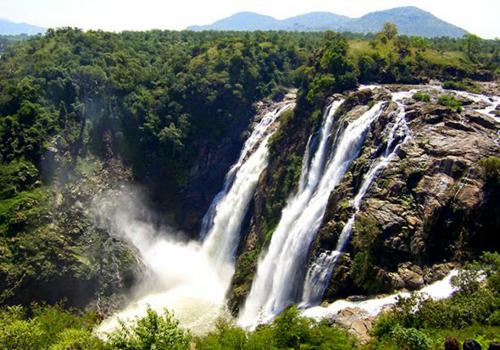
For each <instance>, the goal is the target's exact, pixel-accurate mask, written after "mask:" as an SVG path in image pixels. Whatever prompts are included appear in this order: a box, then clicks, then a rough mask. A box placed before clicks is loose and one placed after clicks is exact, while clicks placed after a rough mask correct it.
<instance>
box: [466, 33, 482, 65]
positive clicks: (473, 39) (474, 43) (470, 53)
mask: <svg viewBox="0 0 500 350" xmlns="http://www.w3.org/2000/svg"><path fill="white" fill-rule="evenodd" d="M463 40H464V41H465V53H466V54H467V57H469V59H470V60H471V61H472V62H477V60H478V57H477V55H478V53H479V50H480V42H481V38H480V37H478V36H477V35H474V34H470V33H467V34H465V35H464V38H463Z"/></svg>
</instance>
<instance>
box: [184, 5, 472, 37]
mask: <svg viewBox="0 0 500 350" xmlns="http://www.w3.org/2000/svg"><path fill="white" fill-rule="evenodd" d="M385 22H392V23H394V24H396V26H397V27H398V29H399V31H400V33H401V34H405V35H419V36H424V37H440V36H449V37H461V36H463V35H464V34H466V33H467V31H466V30H464V29H462V28H460V27H458V26H456V25H453V24H451V23H448V22H446V21H444V20H442V19H440V18H438V17H436V16H434V15H433V14H432V13H430V12H428V11H425V10H422V9H420V8H418V7H415V6H405V7H395V8H391V9H387V10H380V11H374V12H370V13H367V14H365V15H364V16H361V17H358V18H352V17H348V16H343V15H339V14H335V13H331V12H309V13H305V14H302V15H297V16H293V17H290V18H285V19H283V20H279V19H276V18H274V17H271V16H267V15H261V14H259V13H256V12H238V13H236V14H234V15H232V16H229V17H226V18H222V19H220V20H218V21H215V22H214V23H212V24H209V25H194V26H189V27H188V28H187V30H193V31H203V30H222V31H223V30H234V31H254V30H285V31H325V30H334V31H339V32H354V33H370V32H372V33H373V32H378V31H380V30H381V28H382V26H383V24H384V23H385Z"/></svg>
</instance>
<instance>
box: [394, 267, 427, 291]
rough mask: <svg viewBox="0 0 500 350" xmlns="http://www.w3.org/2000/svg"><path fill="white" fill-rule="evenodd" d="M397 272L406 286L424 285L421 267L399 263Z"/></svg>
mask: <svg viewBox="0 0 500 350" xmlns="http://www.w3.org/2000/svg"><path fill="white" fill-rule="evenodd" d="M398 274H399V276H400V277H401V279H402V280H403V281H404V283H405V285H406V286H407V287H408V288H411V289H417V288H420V287H422V286H423V285H424V277H423V275H422V274H423V273H422V269H421V268H420V267H418V266H416V265H412V264H411V263H403V264H400V265H399V267H398Z"/></svg>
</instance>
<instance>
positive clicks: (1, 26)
mask: <svg viewBox="0 0 500 350" xmlns="http://www.w3.org/2000/svg"><path fill="white" fill-rule="evenodd" d="M45 30H46V29H45V28H43V27H40V26H36V25H33V24H29V23H16V22H13V21H10V20H8V19H6V18H0V35H20V34H27V35H35V34H40V33H44V32H45Z"/></svg>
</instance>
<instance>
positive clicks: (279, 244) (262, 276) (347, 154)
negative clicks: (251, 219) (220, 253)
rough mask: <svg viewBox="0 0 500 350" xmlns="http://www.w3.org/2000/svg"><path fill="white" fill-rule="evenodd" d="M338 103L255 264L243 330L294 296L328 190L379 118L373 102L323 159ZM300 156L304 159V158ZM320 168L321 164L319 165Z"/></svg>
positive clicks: (342, 131) (380, 106)
mask: <svg viewBox="0 0 500 350" xmlns="http://www.w3.org/2000/svg"><path fill="white" fill-rule="evenodd" d="M339 105H340V102H336V103H335V104H334V105H333V106H331V107H330V108H329V110H328V112H327V116H326V118H325V122H324V123H323V126H322V131H321V136H320V144H319V146H318V148H317V150H316V152H315V154H314V157H313V159H312V161H311V164H310V166H309V169H308V171H307V176H304V177H303V179H302V180H303V181H304V182H305V184H301V185H300V186H299V188H300V189H301V191H299V192H297V193H296V194H295V195H294V196H293V197H292V198H291V199H290V200H289V201H288V203H287V205H286V207H285V208H284V209H283V211H282V215H281V219H280V222H279V224H278V226H277V228H276V230H275V232H274V234H273V236H272V238H271V242H270V244H269V248H268V250H267V252H266V253H265V255H264V256H263V257H262V258H261V259H260V261H259V263H258V267H257V273H256V276H255V280H254V282H253V284H252V288H251V290H250V294H249V295H248V297H247V300H246V302H245V305H244V308H243V309H242V312H241V313H240V317H239V320H238V321H239V323H240V324H241V325H242V326H244V327H252V326H255V325H256V323H262V322H268V321H270V320H271V319H272V318H274V317H275V316H276V315H277V314H279V313H280V312H281V311H283V309H284V308H285V307H287V306H289V305H290V304H292V303H294V302H296V301H297V299H298V298H299V297H300V296H299V295H298V294H299V292H300V286H299V283H300V278H298V276H300V275H301V273H302V272H303V271H302V267H303V266H304V264H305V262H306V259H307V255H308V252H309V248H310V245H311V242H312V240H313V239H314V237H315V235H316V233H317V231H318V229H319V227H320V225H321V222H322V219H323V216H324V213H325V210H326V206H327V204H328V199H329V196H330V193H331V192H332V190H333V189H334V188H335V187H336V186H337V185H338V183H339V182H340V180H341V179H342V176H343V175H344V173H345V172H346V171H347V169H348V167H349V165H350V164H351V162H352V161H353V160H354V159H355V158H356V157H357V156H358V154H359V152H360V149H361V146H362V145H363V142H364V139H365V136H366V134H367V132H368V130H369V127H370V125H371V123H372V122H373V121H374V120H375V119H376V118H377V117H378V116H379V115H380V114H381V113H382V111H383V106H384V103H383V102H378V103H376V104H375V105H374V106H373V107H372V108H370V109H369V110H368V111H367V112H365V113H364V114H363V115H362V116H360V117H359V118H358V119H356V120H354V121H352V122H351V123H350V124H348V125H347V126H345V127H344V128H340V127H339V128H338V131H337V134H336V136H335V139H334V142H333V145H334V148H333V156H332V157H331V159H329V160H326V159H325V158H326V154H327V147H326V145H327V140H328V138H329V134H330V133H331V128H332V123H333V115H334V114H335V111H336V109H337V108H338V106H339ZM307 156H308V155H307V152H306V157H305V158H306V159H307ZM325 163H326V164H325Z"/></svg>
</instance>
